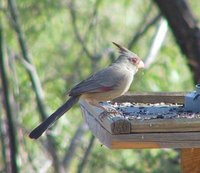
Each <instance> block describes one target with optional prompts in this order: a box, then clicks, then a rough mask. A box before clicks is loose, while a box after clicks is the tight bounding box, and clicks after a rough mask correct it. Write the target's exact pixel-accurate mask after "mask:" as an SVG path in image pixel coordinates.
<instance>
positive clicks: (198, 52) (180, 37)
mask: <svg viewBox="0 0 200 173" xmlns="http://www.w3.org/2000/svg"><path fill="white" fill-rule="evenodd" d="M154 2H155V3H156V4H157V6H158V7H159V9H160V11H161V12H162V14H163V15H164V16H165V17H166V19H167V21H168V23H169V26H170V27H171V29H172V31H173V33H174V36H175V38H176V41H177V43H178V44H179V46H180V48H181V51H182V52H183V53H184V54H185V55H186V57H187V59H188V65H189V67H190V69H191V70H192V72H193V77H194V82H195V83H200V28H199V27H198V25H197V22H196V20H195V18H194V16H193V14H192V12H191V10H190V8H189V6H188V4H187V2H186V1H185V0H168V1H165V0H154ZM174 56H176V55H174Z"/></svg>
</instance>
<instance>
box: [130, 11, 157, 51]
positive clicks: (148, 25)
mask: <svg viewBox="0 0 200 173" xmlns="http://www.w3.org/2000/svg"><path fill="white" fill-rule="evenodd" d="M147 15H148V13H147ZM144 18H148V17H147V16H146V15H145V17H144ZM160 18H161V14H160V13H159V14H158V15H156V16H155V17H154V18H153V19H151V20H150V21H148V22H147V23H146V24H145V25H144V23H142V24H141V26H140V27H139V29H138V31H136V34H135V35H134V36H133V38H132V40H131V41H130V42H129V43H128V49H132V48H133V46H135V43H136V42H137V41H138V39H139V38H140V37H141V36H142V35H144V34H145V33H146V32H147V31H148V30H149V28H151V26H153V25H154V24H155V23H156V22H157V21H158V20H159V19H160Z"/></svg>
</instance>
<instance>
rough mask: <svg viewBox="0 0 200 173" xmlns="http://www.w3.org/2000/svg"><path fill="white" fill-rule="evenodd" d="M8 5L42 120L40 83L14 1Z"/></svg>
mask: <svg viewBox="0 0 200 173" xmlns="http://www.w3.org/2000/svg"><path fill="white" fill-rule="evenodd" d="M8 5H9V10H10V14H11V17H12V20H13V23H14V25H13V27H14V30H15V31H16V34H17V38H18V42H19V45H20V48H21V51H22V55H23V58H24V61H25V62H27V63H26V64H28V65H29V67H30V65H31V68H26V69H27V72H28V75H29V77H30V80H31V83H32V87H33V90H34V92H35V95H36V101H37V106H38V110H39V113H40V115H41V119H42V120H44V119H45V118H46V117H47V112H46V110H45V106H44V102H43V91H42V88H41V83H40V80H39V77H38V75H37V72H36V70H35V68H34V65H33V63H32V61H31V55H30V53H29V52H28V48H27V44H26V41H25V36H24V34H23V32H22V29H21V25H20V21H19V16H18V11H17V6H16V2H15V0H8ZM26 67H28V66H26ZM47 139H48V148H47V149H48V151H49V153H50V154H51V156H52V159H53V164H54V169H55V172H59V170H60V167H59V159H58V156H57V153H56V151H55V149H56V148H55V142H54V139H53V138H52V137H51V136H50V135H47Z"/></svg>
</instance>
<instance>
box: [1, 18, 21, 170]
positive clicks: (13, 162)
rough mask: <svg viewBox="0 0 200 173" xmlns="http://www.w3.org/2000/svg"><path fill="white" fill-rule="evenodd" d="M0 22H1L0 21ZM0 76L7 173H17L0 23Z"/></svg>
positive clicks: (13, 125)
mask: <svg viewBox="0 0 200 173" xmlns="http://www.w3.org/2000/svg"><path fill="white" fill-rule="evenodd" d="M0 22H1V21H0ZM0 75H1V83H2V90H3V92H2V94H3V102H4V107H5V112H6V118H7V123H8V127H7V128H8V129H7V132H8V140H9V144H8V145H9V153H8V154H9V155H8V157H9V162H10V163H9V164H10V165H9V166H8V167H7V168H8V169H9V170H7V171H8V172H16V173H17V172H19V170H18V166H17V162H16V161H17V153H18V151H17V136H16V134H15V132H16V129H15V124H14V119H13V112H12V106H11V103H10V91H9V81H8V74H7V70H6V66H5V57H4V56H3V34H2V24H1V23H0Z"/></svg>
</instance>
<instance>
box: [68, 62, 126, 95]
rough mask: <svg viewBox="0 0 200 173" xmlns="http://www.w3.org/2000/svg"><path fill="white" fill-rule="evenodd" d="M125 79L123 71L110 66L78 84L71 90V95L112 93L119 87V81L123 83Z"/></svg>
mask: <svg viewBox="0 0 200 173" xmlns="http://www.w3.org/2000/svg"><path fill="white" fill-rule="evenodd" d="M123 77H124V74H123V72H122V70H120V69H119V68H117V67H113V66H109V67H108V68H106V69H103V70H101V71H99V72H97V73H95V74H94V75H92V76H90V77H89V78H87V79H86V80H84V81H82V82H80V83H79V84H77V85H76V86H75V87H74V88H72V89H71V91H70V92H69V95H70V96H76V95H81V94H83V93H98V92H107V91H111V90H113V89H114V88H115V87H117V86H118V84H119V81H121V79H122V78H123Z"/></svg>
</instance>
